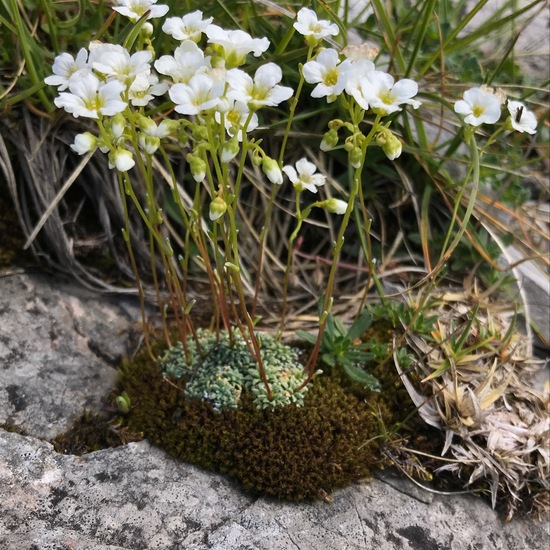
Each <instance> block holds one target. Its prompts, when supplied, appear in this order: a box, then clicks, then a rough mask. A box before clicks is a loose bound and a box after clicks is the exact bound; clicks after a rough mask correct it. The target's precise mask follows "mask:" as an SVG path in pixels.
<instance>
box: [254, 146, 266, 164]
mask: <svg viewBox="0 0 550 550" xmlns="http://www.w3.org/2000/svg"><path fill="white" fill-rule="evenodd" d="M262 162H263V158H262V155H261V154H260V153H259V151H258V149H254V152H253V153H252V164H253V165H254V166H261V165H262Z"/></svg>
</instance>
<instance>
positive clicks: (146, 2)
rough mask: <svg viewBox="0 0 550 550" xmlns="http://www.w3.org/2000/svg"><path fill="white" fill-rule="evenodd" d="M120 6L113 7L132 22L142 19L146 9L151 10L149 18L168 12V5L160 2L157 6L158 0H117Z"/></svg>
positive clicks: (161, 15)
mask: <svg viewBox="0 0 550 550" xmlns="http://www.w3.org/2000/svg"><path fill="white" fill-rule="evenodd" d="M116 2H117V4H118V6H115V7H114V8H113V10H114V11H117V12H118V13H120V15H124V17H127V18H128V19H130V21H132V22H134V23H135V22H136V21H137V20H138V19H140V18H141V17H142V16H143V14H144V13H145V12H146V11H149V12H150V13H149V15H148V16H147V19H153V18H154V17H163V16H164V15H166V14H167V13H168V9H169V8H168V6H165V5H164V4H159V5H158V6H155V4H156V3H157V0H116Z"/></svg>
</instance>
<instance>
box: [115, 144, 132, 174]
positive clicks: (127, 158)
mask: <svg viewBox="0 0 550 550" xmlns="http://www.w3.org/2000/svg"><path fill="white" fill-rule="evenodd" d="M135 165H136V162H135V161H134V157H133V155H132V153H131V152H130V151H127V150H126V149H116V150H115V151H114V152H112V153H110V154H109V168H116V169H117V170H118V171H119V172H128V170H130V169H131V168H133V167H134V166H135Z"/></svg>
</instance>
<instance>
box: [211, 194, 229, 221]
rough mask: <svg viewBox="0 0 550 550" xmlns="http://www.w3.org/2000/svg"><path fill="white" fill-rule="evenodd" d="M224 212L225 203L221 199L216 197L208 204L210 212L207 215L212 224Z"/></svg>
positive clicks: (225, 208)
mask: <svg viewBox="0 0 550 550" xmlns="http://www.w3.org/2000/svg"><path fill="white" fill-rule="evenodd" d="M226 211H227V203H226V202H225V201H224V200H223V199H222V198H221V197H216V198H215V199H214V200H213V201H212V202H211V203H210V211H209V212H208V215H209V217H210V219H211V220H212V221H213V222H214V221H216V220H219V219H220V218H221V217H222V216H223V215H224V214H225V212H226Z"/></svg>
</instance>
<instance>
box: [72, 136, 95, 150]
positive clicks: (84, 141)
mask: <svg viewBox="0 0 550 550" xmlns="http://www.w3.org/2000/svg"><path fill="white" fill-rule="evenodd" d="M96 147H97V138H96V137H95V136H94V135H93V134H90V132H84V133H83V134H77V135H76V136H75V138H74V143H73V144H72V145H71V149H72V150H73V151H75V152H76V153H78V154H79V155H85V154H86V153H89V152H90V151H93V150H95V148H96Z"/></svg>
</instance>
